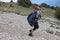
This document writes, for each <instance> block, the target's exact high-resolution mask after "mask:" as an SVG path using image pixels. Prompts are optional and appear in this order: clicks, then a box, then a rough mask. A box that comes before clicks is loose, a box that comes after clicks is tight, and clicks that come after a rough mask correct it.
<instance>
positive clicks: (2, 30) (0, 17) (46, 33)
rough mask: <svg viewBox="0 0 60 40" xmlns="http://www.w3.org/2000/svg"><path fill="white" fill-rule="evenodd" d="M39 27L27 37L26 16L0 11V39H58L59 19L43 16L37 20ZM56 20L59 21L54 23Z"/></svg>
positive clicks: (59, 31) (27, 25) (59, 34)
mask: <svg viewBox="0 0 60 40" xmlns="http://www.w3.org/2000/svg"><path fill="white" fill-rule="evenodd" d="M38 22H39V29H38V30H36V31H35V32H34V36H33V37H29V36H28V33H29V29H31V27H30V26H29V24H28V22H27V16H21V15H18V14H15V13H9V12H3V14H2V13H1V11H0V40H60V21H58V20H56V19H52V18H45V19H44V18H43V19H41V20H39V21H38ZM56 22H58V23H59V25H58V24H56Z"/></svg>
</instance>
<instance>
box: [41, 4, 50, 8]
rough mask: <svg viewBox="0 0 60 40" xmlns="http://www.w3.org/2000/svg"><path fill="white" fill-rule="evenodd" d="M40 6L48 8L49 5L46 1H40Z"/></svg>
mask: <svg viewBox="0 0 60 40" xmlns="http://www.w3.org/2000/svg"><path fill="white" fill-rule="evenodd" d="M40 6H42V7H45V8H49V7H50V6H49V5H47V4H46V3H42V4H41V5H40Z"/></svg>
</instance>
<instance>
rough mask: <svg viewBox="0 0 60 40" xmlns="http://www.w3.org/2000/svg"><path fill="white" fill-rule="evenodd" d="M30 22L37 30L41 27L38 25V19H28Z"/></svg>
mask: <svg viewBox="0 0 60 40" xmlns="http://www.w3.org/2000/svg"><path fill="white" fill-rule="evenodd" d="M28 23H29V24H30V26H33V27H34V28H33V30H36V29H38V28H39V25H38V22H37V21H29V20H28Z"/></svg>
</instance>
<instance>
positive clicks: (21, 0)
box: [17, 0, 31, 8]
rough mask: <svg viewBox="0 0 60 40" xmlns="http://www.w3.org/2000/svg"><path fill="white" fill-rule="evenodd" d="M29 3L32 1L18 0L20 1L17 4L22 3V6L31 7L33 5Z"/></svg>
mask: <svg viewBox="0 0 60 40" xmlns="http://www.w3.org/2000/svg"><path fill="white" fill-rule="evenodd" d="M29 3H30V2H27V3H26V2H25V1H24V0H18V1H17V4H18V5H21V6H23V7H27V8H29V7H30V6H31V5H29Z"/></svg>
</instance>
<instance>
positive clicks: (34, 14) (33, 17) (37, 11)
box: [27, 5, 41, 36]
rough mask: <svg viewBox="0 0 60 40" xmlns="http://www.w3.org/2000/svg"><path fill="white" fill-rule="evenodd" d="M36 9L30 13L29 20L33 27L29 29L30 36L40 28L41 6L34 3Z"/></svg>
mask: <svg viewBox="0 0 60 40" xmlns="http://www.w3.org/2000/svg"><path fill="white" fill-rule="evenodd" d="M33 8H34V11H33V12H32V13H31V14H29V15H28V17H27V20H28V23H29V24H30V26H31V27H33V29H30V30H29V36H33V32H34V31H35V30H36V29H38V28H39V25H38V20H39V19H40V18H41V8H40V7H39V6H38V5H34V7H33Z"/></svg>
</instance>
